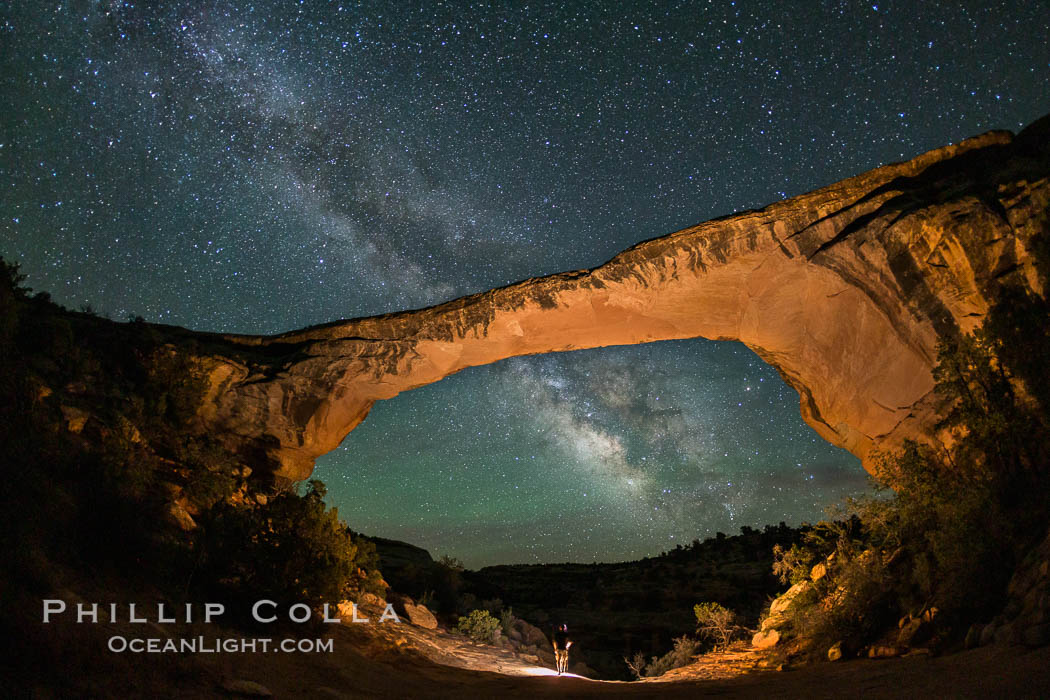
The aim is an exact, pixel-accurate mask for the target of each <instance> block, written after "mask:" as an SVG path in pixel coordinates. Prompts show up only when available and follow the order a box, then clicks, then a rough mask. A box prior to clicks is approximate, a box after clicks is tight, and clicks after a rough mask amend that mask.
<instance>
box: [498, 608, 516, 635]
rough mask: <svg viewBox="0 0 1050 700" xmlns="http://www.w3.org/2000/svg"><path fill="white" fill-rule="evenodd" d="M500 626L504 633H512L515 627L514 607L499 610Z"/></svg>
mask: <svg viewBox="0 0 1050 700" xmlns="http://www.w3.org/2000/svg"><path fill="white" fill-rule="evenodd" d="M499 626H500V629H501V630H503V634H505V635H508V636H509V635H510V631H511V630H512V629H514V610H513V609H512V608H503V610H500V612H499Z"/></svg>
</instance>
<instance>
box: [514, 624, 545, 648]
mask: <svg viewBox="0 0 1050 700" xmlns="http://www.w3.org/2000/svg"><path fill="white" fill-rule="evenodd" d="M514 628H515V629H516V630H518V633H519V634H520V635H521V639H522V641H524V642H525V644H528V645H535V646H538V647H547V646H550V641H549V640H548V639H547V635H545V634H543V632H542V631H541V630H540V628H539V627H536V626H535V625H530V624H529V623H528V622H525V620H522V619H517V620H515V621H514Z"/></svg>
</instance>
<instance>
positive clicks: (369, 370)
mask: <svg viewBox="0 0 1050 700" xmlns="http://www.w3.org/2000/svg"><path fill="white" fill-rule="evenodd" d="M1048 142H1050V117H1044V118H1043V119H1042V120H1040V121H1039V122H1036V123H1035V124H1033V125H1032V126H1031V127H1029V128H1028V129H1026V130H1024V131H1023V132H1021V134H1019V135H1017V136H1014V135H1012V134H1011V133H1009V132H1002V131H999V132H990V133H987V134H984V135H982V136H978V137H975V138H972V139H968V140H966V141H963V142H962V143H959V144H956V145H951V146H946V147H944V148H940V149H937V150H935V151H931V152H929V153H926V154H924V155H922V156H919V157H917V158H915V159H913V160H911V161H908V162H906V163H899V164H894V165H887V166H885V167H881V168H878V169H876V170H872V171H870V172H867V173H864V174H862V175H859V176H857V177H853V178H850V179H848V180H844V181H842V182H839V183H836V184H834V185H831V186H829V187H825V188H823V189H820V190H817V191H815V192H811V193H808V194H804V195H801V196H798V197H794V198H792V199H788V200H784V201H781V202H777V203H775V204H771V205H770V206H768V207H766V208H764V209H762V210H759V211H748V212H743V213H740V214H734V215H732V216H728V217H725V218H722V219H716V220H713V221H708V222H706V223H703V224H699V225H697V226H694V227H691V228H688V229H685V230H682V231H679V232H677V233H672V234H670V235H667V236H663V237H661V238H656V239H652V240H649V241H645V242H643V243H640V244H638V245H636V246H634V247H632V248H630V249H628V250H626V251H624V252H623V253H621V254H619V255H617V256H616V257H615V258H613V259H612V260H610V261H609V262H607V263H605V264H604V265H601V266H600V267H597V268H595V269H593V270H578V271H575V272H565V273H561V274H556V275H551V276H549V277H541V278H536V279H529V280H526V281H524V282H519V283H517V284H513V285H510V286H507V287H503V288H499V289H493V290H491V291H488V292H484V293H482V294H476V295H473V296H469V297H464V298H462V299H456V300H455V301H450V302H448V303H445V304H441V305H439V306H434V307H431V308H427V309H420V310H414V311H405V312H402V313H395V314H387V315H383V316H376V317H371V318H362V319H354V320H349V321H338V322H335V323H330V324H326V325H323V326H315V327H312V328H306V329H303V330H299V331H294V332H291V333H285V334H282V335H277V336H269V337H260V336H229V335H228V336H216V337H213V338H212V341H213V342H211V343H210V345H209V347H208V350H207V351H206V352H205V357H204V358H203V360H204V365H205V367H206V369H207V370H208V372H209V376H210V381H211V384H210V391H209V393H208V395H207V398H206V401H205V405H204V406H203V408H202V411H201V417H202V418H203V419H204V422H205V424H206V425H208V427H209V429H210V430H212V431H215V433H217V434H221V435H223V436H224V437H223V439H224V440H225V441H226V442H227V444H228V446H229V447H230V448H231V449H233V450H235V451H237V452H238V453H239V454H241V455H242V456H244V457H247V458H252V459H254V460H255V461H256V463H259V461H260V460H262V461H263V462H266V463H269V465H270V467H271V468H272V469H273V471H274V473H275V475H276V476H277V477H279V478H287V479H295V480H297V479H302V478H305V477H306V476H308V475H309V474H310V472H311V470H312V469H313V463H314V460H315V459H316V458H317V457H318V456H320V455H322V454H324V453H326V452H328V451H330V450H332V449H334V448H335V447H336V446H338V445H339V443H340V441H342V439H343V438H344V437H345V436H346V435H347V434H348V433H349V432H350V431H351V430H353V429H354V427H355V426H357V425H358V424H359V423H360V422H361V421H362V420H364V418H365V416H366V415H367V414H368V411H369V409H370V408H371V406H372V405H373V403H374V402H376V401H378V400H381V399H390V398H393V397H394V396H397V394H399V393H400V392H402V391H407V390H409V389H413V388H415V387H419V386H423V385H425V384H430V383H431V382H436V381H438V380H440V379H442V378H444V377H447V376H448V375H450V374H452V373H454V372H458V371H460V370H462V369H464V368H467V367H473V366H476V365H483V364H487V363H490V362H495V361H497V360H501V359H504V358H507V357H512V356H516V355H526V354H534V353H546V352H558V351H563V350H575V349H579V348H592V347H600V346H607V345H624V344H633V343H645V342H650V341H655V340H666V339H673V338H693V337H698V336H702V337H705V338H712V339H720V340H739V341H741V342H743V343H744V344H746V345H747V346H748V347H750V348H751V349H752V350H754V351H755V352H756V353H757V354H758V355H759V356H760V357H761V358H762V359H764V360H765V361H766V362H768V363H769V364H771V365H773V366H774V367H776V368H777V370H779V372H780V374H781V375H782V376H783V377H784V379H785V381H787V383H788V384H790V385H791V386H792V387H794V388H795V389H796V390H798V392H799V394H800V396H801V411H802V416H803V417H804V418H805V420H806V422H807V423H809V424H810V425H811V426H813V428H814V429H816V431H817V432H818V433H819V434H820V435H821V436H822V437H824V438H825V439H826V440H828V441H829V442H831V443H833V444H835V445H840V446H842V447H845V448H846V449H848V450H849V451H850V452H852V453H853V454H855V455H857V456H858V457H860V458H861V459H862V460H864V461H865V465H866V466H868V467H869V468H870V466H871V463H872V458H873V455H874V451H875V450H879V449H892V448H894V447H896V446H898V445H900V443H901V442H902V441H903V440H904V439H906V438H922V437H923V436H929V435H930V434H931V431H932V426H933V425H934V423H935V422H936V419H937V417H938V415H939V414H940V412H941V411H942V410H943V407H942V406H940V405H939V403H938V401H937V399H936V397H935V396H934V395H933V393H932V391H931V390H932V389H933V384H934V383H933V378H932V376H931V370H932V368H933V366H934V364H935V362H936V346H937V342H938V339H939V338H940V337H942V336H945V335H946V334H951V333H954V332H957V331H958V330H962V331H969V330H972V329H973V328H974V327H975V326H976V325H978V324H979V323H980V322H981V320H982V318H983V316H984V314H985V313H986V311H987V310H988V308H989V306H990V305H991V303H993V301H994V299H995V297H996V290H997V289H998V287H999V286H1000V285H1001V284H1002V283H1003V282H1005V281H1012V282H1020V283H1022V284H1025V285H1027V286H1028V287H1029V288H1031V289H1033V290H1034V291H1036V292H1038V293H1040V294H1042V293H1043V290H1042V285H1041V283H1040V281H1039V278H1038V277H1037V275H1036V271H1035V269H1034V264H1033V257H1032V254H1031V248H1032V241H1033V238H1034V237H1036V236H1038V235H1041V234H1042V235H1047V232H1048V228H1050V224H1048V207H1050V181H1048V177H1050V145H1048ZM683 379H684V380H686V381H688V377H685V378H683Z"/></svg>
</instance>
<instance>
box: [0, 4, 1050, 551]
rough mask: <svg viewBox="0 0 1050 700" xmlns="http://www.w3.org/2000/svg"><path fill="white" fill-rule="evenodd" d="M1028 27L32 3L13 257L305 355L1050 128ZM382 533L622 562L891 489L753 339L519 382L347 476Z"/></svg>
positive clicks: (133, 301) (780, 12) (974, 17)
mask: <svg viewBox="0 0 1050 700" xmlns="http://www.w3.org/2000/svg"><path fill="white" fill-rule="evenodd" d="M1048 35H1050V8H1048V6H1047V4H1046V3H1045V2H1042V1H1029V2H1025V1H1024V0H1014V1H1011V2H983V3H981V2H968V1H962V2H936V1H929V2H922V3H916V2H885V3H884V2H845V1H840V2H806V3H780V2H768V1H766V2H745V1H743V0H738V1H737V2H728V1H721V0H719V1H714V0H712V1H708V2H648V3H639V2H620V3H608V2H603V3H598V2H594V3H573V2H560V3H541V2H529V3H527V4H525V3H504V2H496V3H465V2H436V1H431V2H409V1H405V2H400V1H399V2H385V3H382V2H350V1H348V0H347V1H344V2H338V1H336V2H322V1H320V0H282V1H277V0H273V1H270V2H267V1H265V0H260V1H259V2H248V1H246V0H238V1H233V0H196V1H194V2H174V3H164V2H146V1H143V2H122V1H120V0H108V1H105V2H76V1H70V2H46V1H43V0H14V1H13V2H8V3H3V4H2V5H0V63H2V71H0V90H2V96H3V102H2V104H3V105H4V107H3V110H2V114H0V123H2V132H0V254H2V255H4V257H5V258H7V259H9V260H15V261H18V262H19V263H20V264H21V265H22V269H23V271H24V272H26V273H28V275H29V279H28V282H27V283H28V284H29V285H30V286H32V287H34V288H35V289H38V290H47V291H49V292H51V294H52V295H53V297H54V298H55V300H56V301H58V302H59V303H62V304H65V305H66V306H69V307H71V308H80V307H81V306H83V305H90V306H91V307H93V308H94V309H96V310H98V311H101V312H103V313H106V314H108V315H109V316H111V317H112V318H115V319H125V318H127V317H128V316H131V315H142V316H143V317H144V318H145V319H146V320H148V321H156V322H163V323H173V324H178V325H183V326H188V327H191V328H196V329H200V330H209V331H224V332H241V333H276V332H280V331H285V330H290V329H293V328H299V327H303V326H307V325H310V324H315V323H321V322H325V321H330V320H333V319H337V318H349V317H355V316H363V315H371V314H377V313H384V312H388V311H397V310H402V309H406V308H416V307H421V306H426V305H429V304H433V303H438V302H441V301H444V300H447V299H450V298H454V297H456V296H460V295H463V294H468V293H473V292H479V291H483V290H486V289H489V288H491V287H494V286H498V285H503V284H507V283H509V282H513V281H516V280H519V279H523V278H526V277H531V276H537V275H543V274H549V273H553V272H558V271H562V270H565V269H577V268H585V267H593V266H595V265H598V264H601V263H602V262H604V261H605V260H607V259H608V258H610V257H612V256H613V255H614V254H616V253H617V252H619V251H620V250H622V249H623V248H625V247H627V246H629V245H631V244H633V243H636V242H638V241H640V240H642V239H645V238H650V237H653V236H656V235H660V234H663V233H667V232H671V231H674V230H677V229H680V228H683V227H685V226H688V225H691V224H694V223H697V222H700V221H703V220H706V219H709V218H712V217H715V216H722V215H726V214H730V213H732V212H735V211H739V210H743V209H748V208H756V207H761V206H763V205H765V204H768V203H770V202H772V201H776V200H778V199H782V198H785V197H790V196H793V195H796V194H800V193H803V192H806V191H808V190H811V189H814V188H816V187H819V186H822V185H825V184H829V183H831V182H834V181H836V180H839V179H842V178H844V177H848V176H851V175H854V174H857V173H859V172H862V171H864V170H866V169H869V168H872V167H876V166H878V165H880V164H883V163H887V162H892V161H897V160H902V159H907V158H909V157H912V156H914V155H917V154H919V153H921V152H923V151H925V150H928V149H931V148H935V147H938V146H941V145H943V144H945V143H949V142H952V141H957V140H959V139H962V138H965V137H967V136H971V135H975V134H977V133H980V132H982V131H986V130H989V129H993V128H994V129H1011V130H1017V129H1019V128H1021V127H1023V126H1024V125H1025V124H1027V123H1029V122H1031V121H1033V120H1034V119H1036V118H1038V117H1039V116H1041V115H1042V114H1043V113H1045V112H1047V111H1048V109H1050V103H1048V100H1047V96H1048V95H1050V43H1048V42H1047V41H1046V37H1047V36H1048ZM315 474H316V475H317V476H319V477H320V478H322V479H324V480H325V481H326V482H327V484H328V486H329V490H330V492H329V498H328V500H329V502H330V503H332V504H333V505H336V506H338V507H339V510H340V513H341V515H342V516H343V517H344V518H345V519H346V520H347V521H348V523H349V524H350V525H351V526H352V527H354V529H356V530H359V531H364V532H366V533H369V534H379V535H383V536H387V537H393V538H399V539H405V540H408V541H411V542H414V543H416V544H420V545H422V546H424V547H427V548H428V549H430V550H431V551H432V552H433V553H434V554H435V555H439V554H450V555H453V556H457V557H459V558H461V559H462V560H463V561H464V562H465V563H467V564H468V565H469V566H480V565H484V564H491V563H510V562H543V561H584V562H590V561H615V560H623V559H628V558H636V557H640V556H645V555H652V554H657V553H659V552H660V551H663V550H666V549H669V548H672V547H674V546H675V545H676V544H678V543H683V544H685V543H688V542H689V541H690V540H692V539H693V538H694V537H700V538H703V537H706V536H709V535H712V534H714V532H716V531H718V530H722V531H725V532H730V533H731V532H735V531H736V530H737V529H738V528H739V527H740V526H742V525H750V526H761V525H763V524H766V523H776V522H779V521H780V520H785V521H787V522H788V523H791V524H797V523H799V522H801V521H803V520H815V519H817V518H818V517H820V515H821V512H822V509H823V507H824V506H825V505H827V504H829V503H832V502H834V501H837V500H839V499H840V498H841V497H843V496H844V495H848V494H855V493H859V492H862V491H863V490H864V489H865V488H866V480H865V476H864V474H863V472H862V470H861V469H860V466H859V463H858V462H857V460H856V459H855V458H853V457H852V456H850V455H849V454H847V453H845V452H843V451H841V450H838V449H835V448H832V447H831V446H829V445H827V444H825V443H824V442H823V441H821V440H820V439H819V438H818V437H817V436H816V434H815V433H814V432H813V431H812V430H811V429H809V428H808V427H807V426H805V425H804V424H803V423H802V421H801V418H800V417H799V415H798V396H797V394H796V393H795V392H794V391H793V390H791V389H789V388H788V387H786V386H785V385H784V384H783V382H782V381H781V380H780V379H779V377H778V376H777V374H776V372H775V371H774V370H773V369H772V368H770V367H768V366H766V365H764V364H763V363H762V362H761V361H760V360H758V358H757V357H756V356H755V355H754V354H753V353H751V352H750V351H749V350H748V349H747V348H745V347H744V346H742V345H740V344H737V343H725V342H722V343H716V342H711V341H706V340H702V339H697V340H690V341H673V342H665V343H658V344H651V345H644V346H634V347H626V348H606V349H601V350H588V351H579V352H573V353H566V354H561V355H549V356H540V357H530V358H518V359H512V360H508V361H504V362H502V363H499V364H497V365H493V366H489V367H483V368H475V369H472V370H468V371H466V372H463V373H461V374H458V375H456V376H454V377H451V378H449V379H446V380H445V381H443V382H440V383H438V384H435V385H431V386H428V387H424V388H422V389H418V390H416V391H413V392H410V393H408V394H404V395H402V396H400V397H398V398H396V399H395V400H392V401H388V402H383V403H381V404H378V405H377V406H376V407H375V408H374V409H373V412H372V414H371V415H370V416H369V418H368V419H367V420H366V421H365V423H364V424H363V425H362V426H361V427H360V428H358V429H357V430H355V431H354V432H353V433H352V434H351V435H350V436H349V437H348V438H347V440H346V441H344V443H343V445H342V446H341V447H340V448H339V449H338V450H336V451H335V452H333V453H332V454H330V455H327V456H325V457H323V458H322V459H321V460H320V461H319V462H318V468H317V470H316V472H315Z"/></svg>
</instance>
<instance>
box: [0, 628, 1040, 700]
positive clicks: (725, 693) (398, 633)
mask: <svg viewBox="0 0 1050 700" xmlns="http://www.w3.org/2000/svg"><path fill="white" fill-rule="evenodd" d="M378 616H379V615H378V611H377V612H376V614H375V615H374V616H373V617H372V619H373V620H376V619H377V618H378ZM144 627H146V626H143V625H130V624H127V623H120V624H112V625H98V626H96V625H77V624H74V623H71V622H69V623H65V624H62V623H58V624H54V625H53V626H49V628H48V630H47V632H48V634H47V636H46V637H45V638H44V639H45V640H46V641H48V642H49V643H51V644H53V645H55V647H54V648H55V651H56V652H57V658H63V664H53V665H48V666H46V667H44V668H40V667H39V666H37V667H34V666H33V665H31V664H21V665H18V664H16V665H15V667H14V668H12V669H11V670H10V671H11V672H10V673H0V677H3V676H5V675H9V676H10V677H9V678H8V681H10V682H9V683H6V684H5V686H4V687H5V692H6V693H8V694H9V696H11V697H20V696H22V695H27V696H29V697H44V698H48V697H55V698H59V697H158V698H168V697H179V698H185V699H192V698H214V697H242V696H238V695H234V694H231V693H230V692H228V691H227V690H225V688H229V687H233V686H231V683H234V682H238V681H239V682H252V683H257V684H260V685H261V686H263V687H264V688H265V689H267V690H268V691H269V692H271V693H272V694H273V697H276V698H398V699H404V698H456V699H457V700H459V699H462V698H467V699H469V700H475V699H476V700H483V699H486V698H529V699H530V700H536V699H538V698H555V697H573V698H591V697H617V698H618V697H631V698H696V697H725V698H807V700H812V699H815V698H835V699H836V700H837V699H840V698H930V699H931V700H932V699H934V698H936V699H938V700H939V699H940V698H957V697H958V698H970V697H972V698H1047V697H1050V647H1046V648H1043V649H1038V650H1034V651H1033V650H1026V649H1024V648H1019V647H996V646H992V647H983V648H981V649H976V650H973V651H968V652H964V653H961V654H957V655H953V656H945V657H939V658H930V657H928V656H915V657H910V658H901V659H892V660H884V661H869V660H857V661H849V662H841V663H835V664H831V663H826V664H819V665H816V666H811V667H807V668H802V669H799V670H796V671H785V672H779V673H778V672H774V671H757V670H754V667H755V664H756V662H757V660H758V659H759V657H758V656H757V655H756V654H755V653H754V652H752V651H749V650H736V651H733V652H731V653H729V654H726V655H708V656H704V657H700V658H699V659H698V660H697V662H696V663H695V664H692V665H691V666H688V667H685V668H682V669H676V670H675V671H672V672H670V673H668V674H666V675H665V676H663V677H661V678H659V679H647V680H645V681H642V682H634V683H626V682H618V681H598V680H591V679H586V678H581V677H579V676H572V675H566V676H561V677H559V676H557V675H556V674H555V673H554V671H553V670H552V669H551V668H550V667H549V666H546V665H542V664H540V663H539V660H538V659H536V657H528V656H519V655H515V654H512V653H510V652H509V651H507V650H503V649H497V648H495V647H492V646H487V645H475V644H472V643H470V642H469V641H467V640H465V639H464V638H463V637H460V636H458V635H452V634H449V633H448V632H445V631H443V630H426V629H423V628H420V627H415V626H413V625H410V624H408V623H407V622H405V623H402V624H394V623H391V622H388V623H384V624H376V623H374V622H372V623H367V624H354V623H344V624H342V625H331V626H330V627H329V626H326V627H327V629H326V630H325V631H326V632H327V633H328V634H329V635H330V637H331V640H332V651H331V652H330V653H325V652H315V653H262V652H256V653H216V654H190V655H174V654H152V655H151V654H112V653H109V652H107V651H105V644H106V639H107V637H109V635H113V634H124V635H129V636H141V635H143V634H144V633H145V634H148V635H154V634H165V635H170V636H173V637H179V636H189V635H191V634H194V633H199V632H200V630H197V631H196V632H194V630H193V628H184V626H182V625H164V626H160V625H154V626H149V629H148V630H145V629H144ZM219 631H220V632H224V633H225V634H227V636H231V637H232V636H235V635H234V633H233V632H232V631H230V630H219ZM215 632H216V630H215V629H214V626H212V627H211V628H209V629H208V632H207V633H208V634H214V633H215ZM73 652H76V654H78V655H79V657H78V658H79V662H75V658H74V654H73ZM85 654H86V655H87V656H85ZM21 689H24V690H26V691H27V692H26V693H20V692H19V691H20V690H21Z"/></svg>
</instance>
